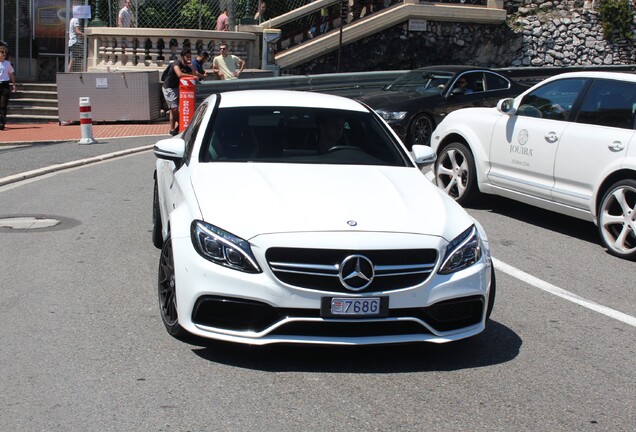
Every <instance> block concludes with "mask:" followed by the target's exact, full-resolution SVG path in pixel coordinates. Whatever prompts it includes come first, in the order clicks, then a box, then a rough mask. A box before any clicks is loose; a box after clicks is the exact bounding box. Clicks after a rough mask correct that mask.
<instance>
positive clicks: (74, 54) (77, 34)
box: [68, 17, 84, 72]
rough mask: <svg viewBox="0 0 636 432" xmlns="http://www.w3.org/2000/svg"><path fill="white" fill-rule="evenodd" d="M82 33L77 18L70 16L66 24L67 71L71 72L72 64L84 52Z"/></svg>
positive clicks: (78, 59)
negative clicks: (68, 57)
mask: <svg viewBox="0 0 636 432" xmlns="http://www.w3.org/2000/svg"><path fill="white" fill-rule="evenodd" d="M83 38H84V33H83V32H82V30H81V28H80V21H79V19H78V18H75V17H73V18H71V21H70V22H69V26H68V51H69V56H70V57H71V60H70V61H69V62H68V71H69V72H73V65H74V64H75V62H76V61H81V58H82V55H83V54H84V41H83Z"/></svg>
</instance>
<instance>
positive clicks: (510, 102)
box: [497, 98, 516, 115]
mask: <svg viewBox="0 0 636 432" xmlns="http://www.w3.org/2000/svg"><path fill="white" fill-rule="evenodd" d="M514 102H515V100H514V99H513V98H507V99H501V100H500V101H499V102H497V110H498V111H499V112H500V113H503V114H508V115H513V114H514V113H515V112H516V110H515V108H514Z"/></svg>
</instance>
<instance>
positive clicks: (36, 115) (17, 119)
mask: <svg viewBox="0 0 636 432" xmlns="http://www.w3.org/2000/svg"><path fill="white" fill-rule="evenodd" d="M16 87H17V89H16V90H17V91H16V92H15V93H12V94H11V98H10V99H9V107H8V113H7V122H8V123H49V122H57V121H58V113H57V84H48V83H46V84H43V83H18V84H17V86H16Z"/></svg>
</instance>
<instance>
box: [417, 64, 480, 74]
mask: <svg viewBox="0 0 636 432" xmlns="http://www.w3.org/2000/svg"><path fill="white" fill-rule="evenodd" d="M413 70H417V71H427V70H430V71H447V72H454V73H457V72H466V71H472V70H480V71H481V70H486V71H490V69H488V68H483V67H477V66H466V65H437V66H425V67H421V68H417V69H413Z"/></svg>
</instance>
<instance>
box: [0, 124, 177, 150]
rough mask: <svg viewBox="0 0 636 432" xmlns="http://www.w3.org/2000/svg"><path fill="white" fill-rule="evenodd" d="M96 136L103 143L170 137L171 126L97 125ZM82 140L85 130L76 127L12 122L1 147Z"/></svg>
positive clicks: (0, 141)
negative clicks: (142, 137) (114, 140)
mask: <svg viewBox="0 0 636 432" xmlns="http://www.w3.org/2000/svg"><path fill="white" fill-rule="evenodd" d="M92 129H93V137H94V138H95V139H96V140H97V141H99V140H100V139H106V138H125V137H137V136H150V135H166V138H168V137H169V136H170V135H168V132H169V130H170V125H169V124H168V122H159V123H109V124H93V126H92ZM80 139H82V131H81V127H80V125H79V123H78V124H76V125H67V126H61V125H59V124H58V123H57V122H55V123H33V124H27V123H8V124H7V125H6V129H5V130H2V131H0V146H2V145H13V144H23V143H24V144H32V143H46V142H60V141H62V142H65V141H79V140H80Z"/></svg>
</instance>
